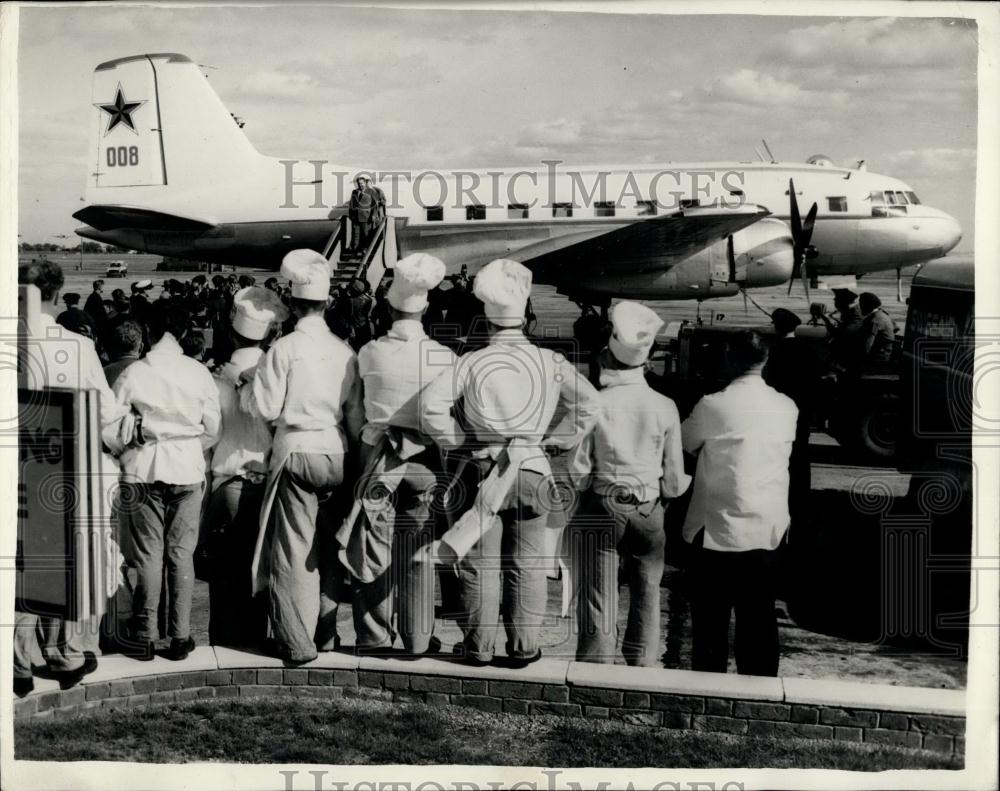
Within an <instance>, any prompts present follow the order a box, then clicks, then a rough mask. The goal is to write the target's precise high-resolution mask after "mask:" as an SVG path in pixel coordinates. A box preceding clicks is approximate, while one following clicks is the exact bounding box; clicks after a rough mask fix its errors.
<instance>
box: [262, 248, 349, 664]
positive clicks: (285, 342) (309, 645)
mask: <svg viewBox="0 0 1000 791" xmlns="http://www.w3.org/2000/svg"><path fill="white" fill-rule="evenodd" d="M281 274H282V275H283V276H284V277H286V278H288V280H289V281H290V282H291V285H292V299H291V309H292V312H293V313H294V314H295V315H296V316H298V319H299V320H298V322H297V323H296V325H295V330H294V331H293V332H292V333H290V334H289V335H286V336H284V337H282V338H279V339H278V340H277V341H276V342H275V343H274V345H273V346H272V347H271V349H270V350H269V351H268V353H267V355H266V356H265V357H264V359H263V361H262V362H261V363H260V365H259V366H258V367H257V369H256V375H255V376H254V377H253V386H252V391H251V392H252V404H251V408H253V409H255V410H256V412H257V414H258V415H260V416H261V417H262V418H264V419H265V420H269V421H274V422H275V436H274V445H273V448H272V451H271V464H270V470H269V473H268V484H267V492H266V494H265V497H264V508H263V509H262V510H261V520H260V531H259V533H258V538H257V545H256V548H255V551H254V558H253V580H254V592H255V593H256V592H259V591H261V590H264V589H265V588H266V589H268V590H269V601H270V607H269V616H270V631H271V636H272V637H273V638H274V641H275V645H274V650H275V653H277V654H278V656H280V657H282V658H283V659H286V660H288V661H291V662H308V661H310V660H311V659H314V658H315V657H316V652H317V647H318V648H319V649H321V650H333V648H335V647H336V645H337V636H336V634H337V631H336V618H337V603H336V598H335V596H334V587H335V581H336V575H337V574H338V571H337V568H336V567H335V565H334V564H333V563H332V562H331V560H335V554H336V553H335V543H334V540H333V534H334V531H335V529H336V526H335V524H333V523H332V521H331V520H335V519H336V514H335V513H333V512H332V506H333V505H336V503H333V502H332V501H331V498H332V497H333V496H334V494H335V492H336V490H337V487H339V486H340V485H341V484H342V483H343V482H344V467H345V462H347V461H348V453H349V451H350V448H352V447H356V443H357V441H358V437H359V435H360V433H361V427H362V424H363V423H364V412H363V406H362V400H361V378H360V377H359V376H358V361H357V357H356V356H355V355H354V352H353V351H351V348H350V347H349V346H348V345H347V344H346V343H344V342H343V341H342V340H340V339H339V338H338V337H337V336H335V335H334V334H333V333H332V332H330V330H329V328H328V327H327V326H326V322H325V321H324V320H323V311H324V310H325V308H326V306H327V302H328V300H329V297H330V274H331V273H330V264H329V262H328V261H327V260H326V259H325V258H324V257H323V256H322V255H320V254H319V253H317V252H315V251H313V250H292V251H291V252H290V253H288V255H286V256H285V258H284V260H283V261H282V264H281ZM244 378H248V377H247V375H246V374H244ZM321 575H322V576H321Z"/></svg>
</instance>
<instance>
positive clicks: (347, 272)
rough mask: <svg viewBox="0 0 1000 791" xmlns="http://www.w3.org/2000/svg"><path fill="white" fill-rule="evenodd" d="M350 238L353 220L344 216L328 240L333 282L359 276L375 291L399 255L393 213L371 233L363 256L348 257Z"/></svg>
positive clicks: (327, 247)
mask: <svg viewBox="0 0 1000 791" xmlns="http://www.w3.org/2000/svg"><path fill="white" fill-rule="evenodd" d="M350 238H351V221H350V219H349V218H348V217H341V218H340V224H339V226H338V227H337V230H335V231H334V232H333V233H332V234H330V238H329V239H328V240H327V242H326V246H325V247H324V248H323V255H324V256H325V257H326V259H327V260H328V261H329V262H330V263H331V264H332V265H333V267H334V269H333V282H334V283H335V284H336V285H337V286H338V287H339V286H341V285H342V284H346V283H348V282H350V281H351V280H352V279H353V278H355V277H360V278H361V279H362V280H365V281H367V282H368V284H369V285H370V286H371V289H372V293H375V290H376V289H377V288H378V286H379V283H381V282H382V278H383V277H384V276H385V273H386V271H387V270H392V269H393V268H394V267H395V265H396V260H397V259H398V256H399V249H398V247H397V246H396V222H395V220H394V219H393V218H392V217H386V218H385V219H384V220H382V222H381V223H380V224H379V226H378V227H377V228H376V229H375V232H374V233H373V234H372V238H371V240H370V241H369V242H368V246H367V247H366V248H365V250H364V252H363V253H362V254H361V256H359V257H357V258H347V257H345V256H344V250H345V249H346V247H347V244H348V241H349V240H350Z"/></svg>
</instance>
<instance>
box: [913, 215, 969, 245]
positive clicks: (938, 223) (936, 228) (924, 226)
mask: <svg viewBox="0 0 1000 791" xmlns="http://www.w3.org/2000/svg"><path fill="white" fill-rule="evenodd" d="M919 208H920V209H921V212H920V214H919V215H916V216H915V217H914V219H915V221H916V222H917V225H915V226H914V229H915V230H916V231H917V233H916V234H915V236H914V238H913V239H912V240H911V246H918V247H924V248H926V249H928V250H940V252H939V253H938V255H947V254H948V252H949V251H951V250H953V249H954V248H955V245H957V244H958V243H959V242H960V241H961V240H962V226H961V225H959V224H958V220H956V219H955V218H954V217H952V216H951V215H950V214H947V213H946V212H943V211H941V210H940V209H935V208H933V207H931V206H922V207H919Z"/></svg>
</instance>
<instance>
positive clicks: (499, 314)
mask: <svg viewBox="0 0 1000 791" xmlns="http://www.w3.org/2000/svg"><path fill="white" fill-rule="evenodd" d="M472 293H473V294H475V296H476V297H478V298H479V300H480V301H482V303H483V305H484V306H485V308H486V311H485V312H486V318H487V319H489V320H490V321H491V322H492V323H493V324H496V325H498V326H500V327H520V326H521V322H523V321H524V308H525V306H526V305H527V304H528V297H530V296H531V270H530V269H528V267H526V266H525V265H524V264H520V263H518V262H517V261H511V260H510V259H507V258H498V259H497V260H496V261H490V262H489V263H488V264H487V265H486V266H484V267H483V268H482V269H480V270H479V271H478V272H477V273H476V282H475V285H474V286H473V287H472Z"/></svg>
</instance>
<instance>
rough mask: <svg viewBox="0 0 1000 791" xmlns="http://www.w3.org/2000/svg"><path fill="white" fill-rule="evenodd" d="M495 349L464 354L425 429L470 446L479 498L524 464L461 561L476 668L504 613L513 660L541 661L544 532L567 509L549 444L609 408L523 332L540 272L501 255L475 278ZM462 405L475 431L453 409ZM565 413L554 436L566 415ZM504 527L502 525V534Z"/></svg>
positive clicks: (444, 443)
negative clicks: (561, 506) (560, 507)
mask: <svg viewBox="0 0 1000 791" xmlns="http://www.w3.org/2000/svg"><path fill="white" fill-rule="evenodd" d="M474 292H475V296H476V297H477V298H478V299H480V300H481V301H482V302H483V305H484V312H485V316H486V319H487V321H488V323H489V333H490V340H489V344H488V345H487V346H486V347H485V348H484V349H480V350H478V351H474V352H470V353H469V354H466V355H464V356H462V357H461V358H460V359H459V360H458V361H457V362H456V363H454V364H453V365H451V366H449V370H446V371H445V372H444V373H443V374H442V375H440V376H438V377H437V378H436V379H434V381H432V382H431V383H430V384H429V385H428V386H427V389H426V390H424V392H423V394H422V396H421V426H422V428H423V430H424V431H425V433H427V434H429V435H430V436H431V437H433V438H434V439H435V441H436V442H437V443H438V444H439V445H440V446H441V447H442V448H444V449H446V450H454V449H457V448H459V447H461V446H462V445H464V444H466V442H467V441H468V443H469V446H470V447H469V448H467V449H466V451H467V452H468V453H469V454H470V456H471V459H470V463H469V464H468V465H467V467H466V469H467V470H468V472H469V475H467V476H465V477H466V479H467V480H463V481H462V486H461V487H457V488H459V489H464V490H465V491H467V492H469V494H470V495H471V494H474V493H475V492H476V491H477V490H478V489H481V488H482V487H481V485H480V484H482V486H486V484H487V481H489V480H491V479H493V478H496V476H497V475H505V474H506V473H505V471H506V470H508V469H510V468H512V467H516V468H517V469H516V476H515V477H512V478H510V480H512V484H511V486H510V488H509V489H508V491H507V493H506V495H505V497H504V500H503V502H502V503H501V504H500V505H499V508H498V510H497V512H496V517H497V520H490V524H486V525H483V528H484V530H483V533H482V535H481V537H480V538H479V539H478V541H477V543H476V544H475V545H474V546H473V547H472V549H471V551H470V552H469V553H468V555H466V556H464V557H463V558H462V559H461V561H460V563H459V576H460V580H461V590H462V600H463V605H464V610H465V612H464V614H463V616H462V618H461V619H460V621H459V625H460V626H461V627H462V631H463V633H464V641H463V644H462V646H460V650H462V649H464V652H463V653H464V658H465V660H466V661H467V662H469V663H471V664H480V665H481V664H487V663H489V662H490V661H491V660H492V658H493V653H494V645H495V641H496V631H497V628H498V626H499V616H500V610H501V586H500V576H501V573H502V577H503V586H502V587H503V591H502V597H503V619H504V627H505V629H506V633H507V646H506V653H507V657H508V664H510V665H512V666H515V667H523V666H524V665H526V664H528V663H530V662H533V661H535V660H537V659H538V658H539V657H540V656H541V650H540V649H539V646H538V634H539V629H540V627H541V623H542V619H543V618H544V615H545V605H546V572H547V570H548V569H549V568H550V567H551V566H552V563H553V558H551V557H546V554H547V553H546V543H547V542H546V540H545V529H546V525H547V523H548V518H549V513H550V512H551V511H552V510H553V509H554V508H555V507H556V502H557V499H558V498H557V496H556V495H555V494H554V492H553V490H552V487H553V480H552V470H551V467H550V466H549V461H548V458H547V456H546V453H545V451H544V450H543V448H544V447H552V448H557V449H561V450H569V449H570V448H573V447H575V446H576V445H577V444H579V442H580V441H581V440H582V439H583V437H584V436H585V435H586V433H587V431H588V430H589V429H590V427H591V426H592V425H593V422H594V420H595V419H596V417H597V412H598V410H599V408H600V404H599V402H598V400H597V393H596V391H595V390H594V388H593V386H592V385H591V384H590V383H589V382H587V380H586V379H584V378H583V377H582V376H580V375H579V374H578V373H577V371H576V368H575V367H574V366H573V365H572V363H570V362H569V361H567V360H566V359H565V358H563V357H562V356H561V355H558V354H557V353H555V352H553V351H550V350H548V349H541V348H539V347H537V346H535V345H534V344H533V343H531V342H530V341H529V340H528V339H527V338H526V337H525V336H524V334H523V332H522V331H521V328H522V326H523V324H524V313H525V306H526V304H527V300H528V297H529V295H530V293H531V272H530V270H528V269H527V268H526V267H524V266H523V265H521V264H520V263H518V262H516V261H509V260H503V259H501V260H497V261H492V262H490V263H489V264H487V265H486V266H485V267H483V269H481V270H480V271H479V273H478V274H477V275H476V280H475V287H474ZM456 404H460V405H461V406H460V411H461V415H462V417H463V419H464V421H465V424H466V425H467V426H468V428H469V434H470V436H469V437H468V438H467V437H466V432H465V431H464V430H463V429H462V427H461V425H460V424H459V422H458V420H457V419H456V416H455V415H453V412H452V410H453V409H454V408H455V406H456ZM559 406H562V407H563V408H564V409H565V414H564V416H563V417H562V419H561V420H560V421H559V422H558V424H557V425H556V426H555V427H554V428H552V429H551V430H550V425H551V423H552V421H553V417H554V416H555V413H556V408H557V407H559ZM494 521H499V522H500V523H501V526H498V527H491V525H492V524H493V523H494Z"/></svg>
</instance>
